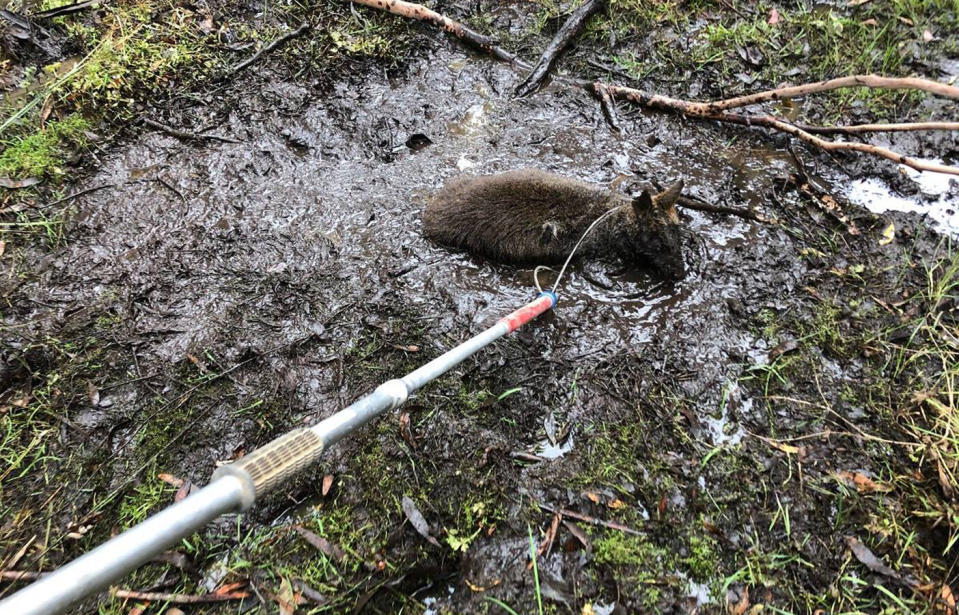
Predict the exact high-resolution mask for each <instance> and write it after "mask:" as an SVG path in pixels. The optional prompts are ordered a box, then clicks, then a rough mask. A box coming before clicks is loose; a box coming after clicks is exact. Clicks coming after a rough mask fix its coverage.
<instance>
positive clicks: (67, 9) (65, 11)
mask: <svg viewBox="0 0 959 615" xmlns="http://www.w3.org/2000/svg"><path fill="white" fill-rule="evenodd" d="M101 4H103V2H101V0H88V1H87V2H75V3H73V4H67V5H65V6H60V7H57V8H55V9H48V10H46V11H40V12H39V13H34V14H33V15H32V17H33V18H34V19H52V18H54V17H63V16H64V15H73V14H74V13H79V12H81V11H85V10H87V9H90V8H94V9H95V8H99V7H100V5H101Z"/></svg>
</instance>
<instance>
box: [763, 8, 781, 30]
mask: <svg viewBox="0 0 959 615" xmlns="http://www.w3.org/2000/svg"><path fill="white" fill-rule="evenodd" d="M766 23H768V24H769V25H771V26H775V25H776V24H777V23H779V11H777V10H776V7H773V8H771V9H770V10H769V19H767V20H766Z"/></svg>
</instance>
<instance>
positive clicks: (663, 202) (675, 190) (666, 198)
mask: <svg viewBox="0 0 959 615" xmlns="http://www.w3.org/2000/svg"><path fill="white" fill-rule="evenodd" d="M682 191H683V180H679V181H678V182H676V183H675V184H673V185H671V186H670V187H669V188H666V189H665V190H663V191H662V192H660V193H659V194H657V195H656V196H655V197H654V198H653V201H654V202H655V203H656V205H657V206H659V208H660V209H665V210H669V209H670V208H672V207H673V206H674V205H676V201H678V200H679V195H680V193H682Z"/></svg>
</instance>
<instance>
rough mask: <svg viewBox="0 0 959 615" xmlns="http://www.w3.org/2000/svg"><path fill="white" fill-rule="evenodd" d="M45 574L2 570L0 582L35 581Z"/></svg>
mask: <svg viewBox="0 0 959 615" xmlns="http://www.w3.org/2000/svg"><path fill="white" fill-rule="evenodd" d="M45 574H47V573H46V572H33V571H32V570H3V571H0V580H3V581H36V580H37V579H39V578H40V577H42V576H43V575H45Z"/></svg>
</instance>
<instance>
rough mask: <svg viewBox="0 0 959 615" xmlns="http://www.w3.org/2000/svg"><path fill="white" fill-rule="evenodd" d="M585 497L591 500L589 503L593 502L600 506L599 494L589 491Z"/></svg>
mask: <svg viewBox="0 0 959 615" xmlns="http://www.w3.org/2000/svg"><path fill="white" fill-rule="evenodd" d="M583 495H585V496H586V497H587V498H589V501H590V502H592V503H593V504H599V494H597V493H593V492H592V491H587V492H586V493H584V494H583Z"/></svg>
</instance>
